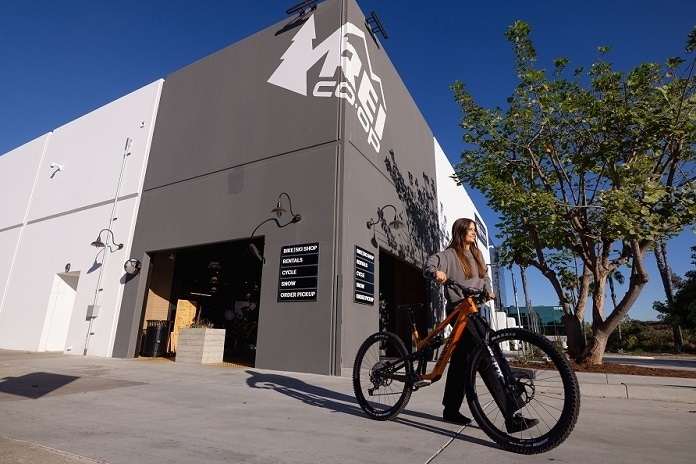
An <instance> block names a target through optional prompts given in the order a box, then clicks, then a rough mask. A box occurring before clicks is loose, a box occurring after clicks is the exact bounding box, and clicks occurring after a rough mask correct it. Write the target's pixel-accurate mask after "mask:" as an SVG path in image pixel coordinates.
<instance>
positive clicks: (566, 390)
mask: <svg viewBox="0 0 696 464" xmlns="http://www.w3.org/2000/svg"><path fill="white" fill-rule="evenodd" d="M488 347H490V348H491V350H492V351H493V353H496V358H499V357H500V356H502V357H503V358H504V359H505V361H504V362H507V364H508V365H509V366H510V370H511V371H508V373H509V375H510V376H511V379H510V382H509V384H508V385H513V387H511V388H512V390H514V391H515V392H516V394H517V399H516V400H514V401H515V406H514V407H509V409H510V410H513V409H514V410H516V411H515V414H519V415H521V417H522V418H523V419H520V418H518V419H513V420H512V421H510V420H509V419H508V423H507V424H506V417H505V415H504V414H503V412H502V411H501V409H500V407H499V404H498V403H499V402H496V400H495V399H494V397H493V395H492V394H491V392H490V391H489V389H488V388H487V387H486V385H485V384H484V381H483V379H482V377H481V373H480V372H479V367H480V366H482V365H483V364H485V363H486V360H490V359H491V358H490V352H489V351H488ZM482 363H483V364H482ZM501 370H502V372H503V373H505V372H506V368H505V367H504V365H503V366H502V367H501ZM468 374H469V378H468V381H467V402H468V404H469V409H470V410H471V413H472V415H473V416H474V418H475V419H476V422H477V423H478V425H479V427H481V429H482V430H483V431H484V432H485V433H486V435H488V436H489V437H490V438H491V439H492V440H493V441H495V442H496V443H497V444H498V445H500V446H501V447H502V448H504V449H506V450H508V451H513V452H516V453H521V454H537V453H543V452H545V451H548V450H550V449H552V448H555V447H556V446H558V445H560V444H561V443H562V442H563V441H564V440H565V439H566V438H567V437H568V435H570V432H571V431H572V430H573V427H574V426H575V423H576V422H577V419H578V414H579V412H580V388H579V385H578V381H577V378H576V376H575V373H574V372H573V370H572V368H571V366H570V363H569V362H568V360H567V359H566V357H565V355H564V354H563V353H561V352H560V351H559V350H558V349H557V348H556V347H555V346H554V345H553V344H552V343H551V342H550V341H549V340H548V339H546V338H545V337H543V336H540V335H538V334H536V333H533V332H529V331H527V330H523V329H505V330H501V331H498V332H494V333H493V334H492V336H491V339H490V342H489V343H488V344H481V345H479V346H478V347H477V348H476V349H475V350H474V351H473V352H472V354H471V357H470V362H469V372H468ZM507 415H508V416H510V412H508V414H507ZM533 419H536V421H538V423H536V424H534V425H532V426H529V427H528V428H527V429H526V430H521V431H520V430H515V429H516V428H523V427H515V422H517V423H518V424H519V423H520V422H522V423H524V424H525V425H526V426H528V425H530V424H529V420H533ZM508 425H509V426H510V427H511V428H512V429H513V430H511V431H508V430H509V429H508Z"/></svg>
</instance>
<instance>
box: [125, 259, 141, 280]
mask: <svg viewBox="0 0 696 464" xmlns="http://www.w3.org/2000/svg"><path fill="white" fill-rule="evenodd" d="M141 267H142V264H141V263H140V261H138V260H137V259H135V258H131V259H129V260H128V261H126V262H125V264H124V265H123V270H124V271H126V274H128V275H132V276H134V275H138V274H139V273H140V268H141Z"/></svg>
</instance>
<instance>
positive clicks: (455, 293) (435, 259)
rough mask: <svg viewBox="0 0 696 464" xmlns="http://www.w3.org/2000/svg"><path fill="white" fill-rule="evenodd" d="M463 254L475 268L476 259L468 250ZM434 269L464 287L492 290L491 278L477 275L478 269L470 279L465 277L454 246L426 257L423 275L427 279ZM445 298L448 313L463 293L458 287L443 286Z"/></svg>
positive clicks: (462, 296) (458, 301) (472, 267)
mask: <svg viewBox="0 0 696 464" xmlns="http://www.w3.org/2000/svg"><path fill="white" fill-rule="evenodd" d="M464 256H465V257H466V258H467V259H468V260H469V264H470V265H471V269H474V270H477V269H478V265H477V264H476V260H475V259H474V256H473V255H472V254H471V252H470V251H465V252H464ZM435 271H442V272H444V273H445V274H447V278H448V279H452V280H454V281H456V282H459V283H460V284H462V285H463V286H465V287H470V288H479V289H480V288H483V289H485V290H487V291H489V292H492V286H491V279H490V278H489V277H488V275H486V277H484V278H480V277H478V271H475V273H476V276H475V277H472V278H471V279H467V278H466V274H464V269H462V265H461V263H460V262H459V256H457V252H456V251H455V250H454V248H447V249H445V250H443V251H441V252H439V253H435V254H434V255H432V256H430V257H428V259H426V260H425V263H424V264H423V276H425V277H426V278H428V279H432V278H433V274H434V273H435ZM445 298H447V312H448V313H449V312H450V311H451V310H452V309H453V308H455V307H456V306H457V305H458V304H459V303H460V302H461V301H462V300H463V299H464V295H463V292H462V290H461V289H460V288H459V287H454V286H452V287H447V288H445Z"/></svg>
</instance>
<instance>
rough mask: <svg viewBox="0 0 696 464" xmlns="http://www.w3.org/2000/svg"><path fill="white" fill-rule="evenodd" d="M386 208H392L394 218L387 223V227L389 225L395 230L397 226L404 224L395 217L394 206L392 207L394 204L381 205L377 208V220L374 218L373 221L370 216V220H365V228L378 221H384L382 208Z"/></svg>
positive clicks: (370, 227) (369, 227)
mask: <svg viewBox="0 0 696 464" xmlns="http://www.w3.org/2000/svg"><path fill="white" fill-rule="evenodd" d="M386 208H391V209H393V210H394V220H392V221H391V222H390V223H389V227H391V228H392V229H394V230H397V229H399V228H401V227H403V226H404V223H403V222H401V221H400V220H399V219H398V217H397V211H396V207H394V205H384V206H382V207H381V208H377V220H376V221H375V220H374V219H372V218H370V220H369V221H367V228H368V229H372V226H374V225H376V224H379V223H380V222H385V220H384V210H385V209H386Z"/></svg>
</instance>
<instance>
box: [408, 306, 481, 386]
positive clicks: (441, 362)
mask: <svg viewBox="0 0 696 464" xmlns="http://www.w3.org/2000/svg"><path fill="white" fill-rule="evenodd" d="M477 312H478V308H476V304H474V300H472V299H471V298H467V299H466V300H464V301H462V302H461V303H460V304H459V305H458V306H457V307H456V308H455V309H454V311H452V312H451V313H450V315H449V316H447V317H446V318H445V320H444V321H442V322H441V323H439V324H438V325H437V327H435V328H434V329H433V330H431V331H430V333H429V334H428V336H427V337H425V338H424V339H423V340H421V339H420V337H419V336H418V330H416V327H415V325H414V326H413V340H414V341H415V342H416V349H417V350H420V349H421V348H423V347H424V346H427V344H428V343H429V342H430V341H431V340H432V339H433V338H434V337H435V336H436V335H437V334H439V333H440V332H441V331H442V330H443V329H444V328H445V327H447V324H451V323H452V322H453V321H454V320H455V319H456V322H455V324H454V328H453V329H452V333H451V334H450V336H449V337H447V338H446V339H445V340H444V342H443V344H442V347H443V348H442V352H441V353H440V356H439V357H438V358H437V362H436V363H435V366H434V367H433V370H432V371H431V372H430V373H427V374H419V375H418V376H419V377H420V378H421V380H430V381H431V382H435V381H437V380H439V379H440V377H442V373H443V372H444V371H445V366H446V365H447V361H449V358H450V357H451V356H452V353H453V352H454V349H455V348H456V347H457V343H459V340H460V339H461V337H462V335H463V334H464V328H465V327H466V323H467V321H468V320H469V316H471V315H472V314H474V313H477Z"/></svg>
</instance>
